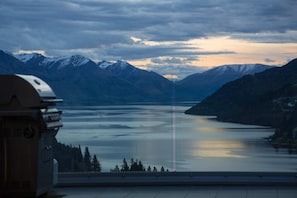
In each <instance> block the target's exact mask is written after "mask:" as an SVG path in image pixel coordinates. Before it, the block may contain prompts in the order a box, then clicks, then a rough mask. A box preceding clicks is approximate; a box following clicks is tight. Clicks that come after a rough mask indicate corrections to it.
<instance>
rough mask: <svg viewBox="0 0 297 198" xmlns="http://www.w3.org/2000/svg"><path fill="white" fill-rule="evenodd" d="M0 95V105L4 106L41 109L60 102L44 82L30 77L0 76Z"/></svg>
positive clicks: (16, 75)
mask: <svg viewBox="0 0 297 198" xmlns="http://www.w3.org/2000/svg"><path fill="white" fill-rule="evenodd" d="M0 93H1V94H0V105H5V106H20V107H25V108H42V107H46V106H53V105H55V104H56V103H57V102H62V100H61V99H57V98H56V95H55V93H54V92H53V90H52V89H51V88H50V86H49V85H48V84H47V83H46V82H44V81H43V80H41V79H40V78H37V77H35V76H32V75H20V74H14V75H0ZM15 100H16V101H17V102H15Z"/></svg>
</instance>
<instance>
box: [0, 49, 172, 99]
mask: <svg viewBox="0 0 297 198" xmlns="http://www.w3.org/2000/svg"><path fill="white" fill-rule="evenodd" d="M100 65H101V67H100ZM104 68H105V69H104ZM116 71H117V72H116ZM134 71H135V72H134ZM0 73H1V74H14V73H19V74H30V75H35V76H37V77H39V78H41V79H43V80H45V81H46V82H47V83H48V84H49V85H50V86H51V87H52V88H53V90H54V91H55V93H56V94H57V96H58V97H61V98H62V99H63V100H64V104H67V105H71V104H74V105H89V104H91V105H100V104H126V103H134V102H137V103H139V102H161V101H162V102H167V101H171V100H170V95H169V94H168V87H169V86H168V85H171V84H170V83H171V82H170V81H169V80H167V79H165V78H164V77H162V76H160V75H158V74H156V73H154V72H148V71H145V70H140V69H138V68H136V67H134V66H132V65H130V64H129V63H127V62H124V61H117V62H114V63H109V62H107V61H104V62H101V64H99V66H98V65H97V64H96V63H95V62H93V61H91V60H90V59H87V58H85V57H83V56H80V55H74V56H63V57H62V56H61V57H45V56H43V55H40V54H20V55H16V56H14V55H10V54H7V53H5V52H3V51H1V50H0Z"/></svg>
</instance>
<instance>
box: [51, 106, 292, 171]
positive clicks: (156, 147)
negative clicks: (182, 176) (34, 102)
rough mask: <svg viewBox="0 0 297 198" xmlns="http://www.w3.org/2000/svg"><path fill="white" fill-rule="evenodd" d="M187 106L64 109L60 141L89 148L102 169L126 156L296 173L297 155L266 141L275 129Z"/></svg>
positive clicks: (153, 162)
mask: <svg viewBox="0 0 297 198" xmlns="http://www.w3.org/2000/svg"><path fill="white" fill-rule="evenodd" d="M188 108H189V107H188V106H165V105H163V106H157V105H127V106H96V107H90V106H87V107H63V123H64V126H63V128H62V129H60V131H59V132H58V134H57V138H58V140H59V141H60V142H62V143H66V144H72V145H75V146H78V145H80V146H81V147H82V151H84V147H85V146H88V147H89V150H90V152H91V154H96V155H97V158H98V159H99V160H100V163H101V166H102V169H103V171H109V170H110V169H111V168H114V167H115V165H117V164H118V165H119V166H120V165H121V164H122V160H123V158H126V159H127V161H128V162H129V161H130V159H131V158H134V159H138V160H141V161H142V163H143V164H144V165H145V166H146V167H148V165H150V166H151V167H153V166H156V167H157V168H158V170H160V167H161V166H164V167H165V169H169V170H170V171H173V170H176V171H297V156H296V155H292V154H289V153H288V151H287V150H286V149H278V150H276V149H274V148H273V147H271V146H270V145H269V144H267V143H266V142H265V140H264V138H265V137H268V136H270V135H272V134H273V131H274V130H273V129H271V128H267V127H262V126H254V125H242V124H235V123H226V122H218V121H216V120H214V119H213V117H207V116H191V115H185V114H184V113H183V112H184V111H185V110H186V109H188Z"/></svg>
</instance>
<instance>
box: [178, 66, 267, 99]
mask: <svg viewBox="0 0 297 198" xmlns="http://www.w3.org/2000/svg"><path fill="white" fill-rule="evenodd" d="M270 68H272V67H271V66H267V65H261V64H241V65H238V64H237V65H223V66H219V67H215V68H213V69H210V70H207V71H205V72H203V73H196V74H192V75H190V76H188V77H186V78H184V79H183V80H181V81H178V82H177V84H178V85H179V88H180V91H179V92H178V94H179V95H177V97H178V98H187V100H197V99H198V100H202V99H204V98H205V97H207V96H209V95H211V94H212V93H214V91H216V90H217V89H219V88H220V87H221V86H222V85H224V84H225V83H227V82H230V81H232V80H235V79H238V78H240V77H242V76H244V75H248V74H254V73H258V72H262V71H264V70H266V69H270Z"/></svg>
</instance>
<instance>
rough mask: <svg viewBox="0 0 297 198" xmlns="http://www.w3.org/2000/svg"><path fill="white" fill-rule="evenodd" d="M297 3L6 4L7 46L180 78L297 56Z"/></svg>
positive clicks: (3, 45) (0, 22)
mask: <svg viewBox="0 0 297 198" xmlns="http://www.w3.org/2000/svg"><path fill="white" fill-rule="evenodd" d="M296 10H297V1H296V0H261V1H259V0H207V1H206V0H157V1H155V0H63V1H61V0H50V1H49V0H0V49H2V50H6V51H10V52H13V53H19V52H21V53H30V52H38V53H41V54H44V55H46V56H65V55H74V54H80V55H83V56H85V57H87V58H90V59H92V60H94V61H100V60H107V61H115V60H125V61H128V62H129V63H131V64H132V65H134V66H137V67H139V68H143V69H148V70H155V71H159V72H160V73H162V74H164V75H167V77H173V78H175V77H177V76H179V74H182V73H185V72H186V73H191V72H192V73H193V72H194V71H195V72H198V71H203V70H206V69H209V68H211V67H214V66H219V65H224V64H247V63H262V64H268V65H283V64H285V63H287V62H288V61H289V60H292V59H293V58H297V20H296V19H297V12H296Z"/></svg>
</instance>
